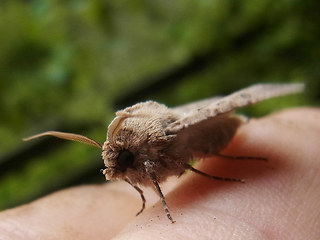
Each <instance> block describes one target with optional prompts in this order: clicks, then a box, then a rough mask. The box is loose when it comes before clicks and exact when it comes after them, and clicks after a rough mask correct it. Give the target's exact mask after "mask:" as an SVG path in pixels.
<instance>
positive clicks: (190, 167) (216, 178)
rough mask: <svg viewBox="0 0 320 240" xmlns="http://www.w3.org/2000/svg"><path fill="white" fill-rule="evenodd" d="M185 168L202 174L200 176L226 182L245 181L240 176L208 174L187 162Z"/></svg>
mask: <svg viewBox="0 0 320 240" xmlns="http://www.w3.org/2000/svg"><path fill="white" fill-rule="evenodd" d="M186 168H187V169H189V170H190V171H192V172H195V173H197V174H199V175H202V176H204V177H208V178H211V179H214V180H219V181H228V182H241V183H244V182H245V180H244V179H242V178H228V177H217V176H212V175H210V174H207V173H204V172H201V171H200V170H198V169H195V168H193V167H192V166H191V165H189V164H186Z"/></svg>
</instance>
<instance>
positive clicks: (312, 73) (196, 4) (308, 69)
mask: <svg viewBox="0 0 320 240" xmlns="http://www.w3.org/2000/svg"><path fill="white" fill-rule="evenodd" d="M319 10H320V2H319V1H316V0H304V1H302V0H291V1H288V0H279V1H277V2H275V1H272V0H259V1H255V0H242V1H235V0H223V1H219V0H218V1H207V0H198V1H190V0H184V1H182V0H177V1H158V0H155V1H146V0H145V1H129V0H109V1H102V0H91V1H84V0H77V1H76V0H67V1H61V0H47V1H40V0H28V1H27V0H25V1H22V0H10V1H9V0H7V1H5V0H3V1H1V2H0V102H1V104H0V112H1V114H0V135H1V137H2V138H1V139H2V141H1V142H0V153H1V154H0V156H2V157H1V158H0V164H1V162H4V161H5V160H6V159H8V157H9V156H11V155H14V154H15V152H16V151H22V152H23V151H24V150H26V149H28V148H29V147H31V146H32V143H22V142H21V138H22V137H24V136H28V135H30V134H34V133H36V132H40V131H43V130H49V129H61V128H62V129H64V130H67V131H71V130H76V131H77V133H82V134H86V135H88V136H90V137H92V138H95V139H97V140H98V141H100V142H103V141H104V139H105V134H106V129H107V125H108V123H109V121H110V120H111V119H112V117H113V112H114V110H115V109H114V104H115V103H116V102H117V101H119V100H121V99H125V98H126V97H127V96H133V97H132V98H133V99H135V100H144V99H147V98H150V99H154V100H159V101H161V102H164V103H167V104H169V105H175V104H180V103H185V102H188V101H192V100H195V99H199V98H203V97H209V96H212V95H217V94H227V93H230V92H232V91H235V90H237V89H239V88H242V87H245V86H247V85H249V84H252V83H256V82H294V81H295V82H297V81H298V82H300V81H302V82H305V83H306V84H307V87H308V89H307V93H306V94H305V96H304V97H301V95H299V96H292V97H288V98H285V100H279V99H278V100H275V101H276V102H277V103H276V104H275V102H274V100H270V101H267V102H266V103H261V104H259V105H258V107H256V106H253V107H251V108H250V109H249V110H247V109H246V111H248V112H250V114H252V115H255V116H258V115H262V114H266V113H267V112H270V111H272V110H275V109H280V108H284V107H287V106H297V105H302V104H313V105H317V104H318V103H319V96H320V91H319V87H320V86H319V85H320V81H319V76H320V68H319V65H320V60H319V56H320V45H319V43H318V42H319V39H320V28H319V26H318V25H319V22H320V14H319ZM184 66H187V67H185V68H183V67H184ZM180 68H182V69H183V71H181V74H180V75H179V77H176V78H173V79H171V80H170V81H168V80H167V81H164V83H163V84H161V81H162V80H166V78H167V76H169V75H170V73H172V72H173V73H175V71H178V70H177V69H180ZM173 75H174V74H173ZM156 83H158V85H157V86H161V87H160V88H159V87H154V88H153V89H152V88H151V90H148V92H147V93H145V94H144V95H142V94H139V91H140V89H143V88H144V87H145V86H151V87H152V86H153V84H156ZM159 83H160V85H159ZM279 101H280V102H279ZM133 103H134V102H132V103H131V104H133ZM99 155H100V153H99V154H97V151H96V150H95V149H94V150H89V149H88V147H87V146H82V145H77V144H74V143H66V144H64V145H62V146H61V147H57V148H56V149H55V150H53V151H47V153H46V154H42V155H41V154H35V156H34V157H28V158H27V159H25V158H22V159H20V161H21V162H20V163H21V165H22V166H21V167H19V166H17V167H16V168H15V170H12V169H10V171H8V172H5V173H4V174H2V175H1V176H0V208H2V209H3V208H6V207H9V206H14V205H15V204H18V203H21V202H25V201H29V200H30V199H32V198H34V197H37V196H41V195H43V194H44V193H45V192H48V191H49V190H50V189H51V190H54V189H57V188H59V186H63V183H64V182H66V183H67V184H68V182H72V181H71V180H72V179H73V178H76V177H77V174H78V175H81V173H83V172H85V171H86V169H88V168H97V174H98V169H99V168H101V167H103V166H102V161H101V159H99V157H100V156H99ZM95 158H96V159H97V161H95V160H93V159H95ZM0 167H1V165H0ZM101 181H103V176H101Z"/></svg>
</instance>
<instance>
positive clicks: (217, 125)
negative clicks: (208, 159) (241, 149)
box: [173, 113, 242, 157]
mask: <svg viewBox="0 0 320 240" xmlns="http://www.w3.org/2000/svg"><path fill="white" fill-rule="evenodd" d="M241 123H242V118H240V117H238V116H236V115H232V114H229V113H224V114H220V115H218V116H216V117H214V118H209V119H206V120H204V121H201V122H199V123H197V124H194V125H191V126H189V127H188V128H184V129H182V130H181V131H179V132H178V133H177V134H176V138H175V142H174V144H173V148H174V149H175V150H176V151H178V152H180V153H185V154H187V155H188V156H191V157H205V156H208V155H215V154H217V153H219V152H220V151H221V150H222V149H223V148H225V147H226V146H227V145H228V144H229V142H230V141H231V139H232V138H233V136H234V135H235V133H236V131H237V129H238V127H239V126H240V125H241Z"/></svg>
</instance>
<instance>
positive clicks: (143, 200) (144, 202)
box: [124, 178, 146, 216]
mask: <svg viewBox="0 0 320 240" xmlns="http://www.w3.org/2000/svg"><path fill="white" fill-rule="evenodd" d="M124 180H125V181H126V182H127V183H129V184H130V185H131V186H132V187H134V189H135V190H137V191H138V193H139V194H140V197H141V200H142V207H141V209H140V211H139V212H137V213H136V216H138V215H139V214H140V213H142V212H143V210H144V209H145V207H146V199H145V197H144V195H143V191H142V190H141V189H140V188H139V187H138V186H136V185H133V184H132V183H131V182H130V181H129V179H127V178H126V179H124Z"/></svg>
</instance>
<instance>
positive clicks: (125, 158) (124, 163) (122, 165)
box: [117, 150, 134, 172]
mask: <svg viewBox="0 0 320 240" xmlns="http://www.w3.org/2000/svg"><path fill="white" fill-rule="evenodd" d="M133 162H134V156H133V154H132V153H131V152H130V151H128V150H123V151H122V152H120V153H119V156H118V162H117V163H118V166H117V169H118V170H119V171H121V172H125V171H126V170H127V168H134V166H133Z"/></svg>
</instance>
